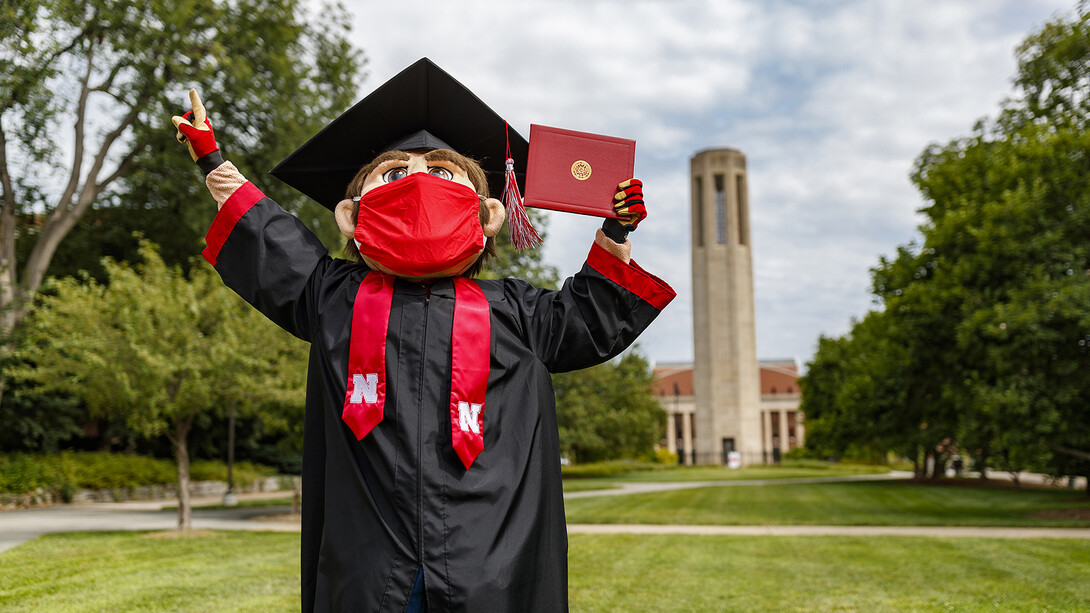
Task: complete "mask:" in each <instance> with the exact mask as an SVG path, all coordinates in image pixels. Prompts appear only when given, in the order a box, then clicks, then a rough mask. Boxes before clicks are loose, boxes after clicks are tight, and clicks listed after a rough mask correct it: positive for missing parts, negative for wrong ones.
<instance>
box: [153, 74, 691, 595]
mask: <svg viewBox="0 0 1090 613" xmlns="http://www.w3.org/2000/svg"><path fill="white" fill-rule="evenodd" d="M190 99H191V104H192V107H193V110H192V111H191V112H190V113H187V114H186V115H185V117H175V118H174V119H173V121H174V125H175V127H176V128H177V130H178V140H180V141H182V142H184V143H186V144H187V145H188V147H189V150H190V154H191V156H192V157H193V159H194V161H196V162H197V164H198V165H199V166H200V167H201V169H202V170H203V171H204V172H205V175H206V179H205V180H206V183H207V185H208V189H209V191H211V193H212V196H213V198H215V200H216V202H217V204H218V205H219V212H218V213H217V214H216V216H215V219H214V220H213V222H212V225H211V228H210V229H209V231H208V235H207V243H208V244H207V248H206V249H205V250H204V257H205V259H207V260H208V261H209V262H210V263H211V264H212V265H213V266H214V267H215V268H216V270H217V271H218V272H219V274H220V275H221V276H222V278H223V281H224V283H226V284H227V285H228V286H229V287H231V288H232V289H233V290H234V291H236V292H237V293H238V294H239V295H241V296H242V297H243V298H244V299H245V300H246V301H247V302H249V303H250V304H251V305H253V306H254V307H255V308H257V309H258V310H260V311H261V312H262V313H264V314H265V315H266V316H267V317H268V318H269V319H271V320H272V321H274V322H275V323H276V324H278V325H279V326H280V327H282V328H284V329H285V330H287V331H288V332H290V333H292V334H293V335H295V336H297V337H299V338H301V339H303V340H305V341H308V342H309V343H310V344H311V349H310V359H309V367H308V376H307V401H306V413H305V422H304V457H303V483H304V484H305V488H304V490H303V524H302V609H303V610H304V611H396V612H401V611H431V612H433V613H434V612H438V611H488V612H500V611H566V610H567V606H568V605H567V603H568V595H567V533H566V527H565V521H564V501H563V491H562V488H561V476H560V452H559V442H558V436H557V422H556V407H555V402H554V398H553V390H552V385H551V381H550V377H549V373H552V372H564V371H570V370H575V369H580V368H586V367H589V366H593V365H595V364H599V363H601V362H604V361H606V360H609V359H610V358H612V357H614V356H616V355H617V354H619V353H620V352H621V351H622V350H624V349H625V348H626V347H628V346H629V345H630V344H631V343H632V342H633V341H634V340H635V339H636V337H637V336H638V335H639V334H640V333H641V332H642V331H643V330H644V329H645V328H646V327H647V326H648V324H650V323H651V321H652V320H653V319H654V318H655V317H656V316H657V315H658V314H659V312H660V311H661V310H662V309H663V308H664V307H665V306H666V304H667V303H669V302H670V301H671V300H672V299H673V297H674V292H673V290H672V289H671V288H670V287H669V286H668V285H667V284H666V283H664V282H663V281H661V280H659V279H658V278H657V277H654V276H652V275H651V274H649V273H647V272H645V271H644V270H643V269H642V268H640V267H639V266H637V265H636V264H635V262H632V261H631V260H630V257H629V253H630V250H631V243H630V242H629V241H628V240H627V238H626V237H625V231H624V230H623V229H620V228H621V225H622V224H621V223H618V222H617V220H615V219H609V220H607V222H606V224H605V227H606V229H607V230H608V231H609V232H608V234H610V235H611V236H612V238H610V236H607V233H604V232H603V231H601V230H599V231H598V233H597V236H596V237H595V239H594V242H593V244H592V245H591V248H590V254H589V255H588V256H587V259H586V263H585V265H584V266H583V267H582V270H580V271H579V272H578V273H577V274H576V275H575V276H573V277H571V278H569V279H567V280H566V281H565V283H564V285H563V288H562V289H560V290H558V291H556V290H545V289H538V288H535V287H533V286H532V285H530V284H529V283H527V282H525V281H521V280H518V279H503V280H477V279H474V278H472V276H473V274H475V273H476V272H477V271H478V270H479V269H480V267H481V265H482V263H483V261H484V259H485V258H486V257H487V255H488V254H489V252H490V251H491V250H492V242H493V237H495V236H496V234H497V233H498V232H499V230H500V228H501V226H502V225H503V222H504V219H505V210H504V204H503V203H502V202H501V201H500V200H497V199H495V198H492V197H490V194H492V193H496V192H495V191H493V190H496V189H502V186H503V185H504V183H505V179H506V181H507V183H508V185H507V188H508V189H512V188H514V187H515V186H513V185H511V184H512V183H514V182H515V179H514V178H513V177H514V175H513V173H512V172H511V158H519V157H524V156H525V152H526V147H527V144H526V141H525V140H523V139H522V138H521V137H519V136H518V134H517V133H514V132H513V131H510V132H509V131H508V129H507V125H506V122H504V121H503V120H502V119H501V118H500V117H499V116H497V115H496V114H495V113H494V112H492V111H491V110H490V109H489V108H488V107H487V106H485V105H484V104H483V103H482V102H481V101H480V100H479V99H478V98H477V97H476V96H474V95H473V94H472V93H471V92H470V91H469V90H467V89H466V88H465V87H464V86H462V85H461V84H460V83H458V82H457V81H455V80H454V79H453V78H451V77H450V75H448V74H447V73H445V72H443V71H442V70H440V69H439V68H438V67H437V66H435V65H434V64H432V63H431V62H430V61H428V60H427V59H426V58H425V59H423V60H420V61H419V62H417V63H415V64H413V65H412V66H410V67H409V68H407V69H406V70H404V71H403V72H401V73H399V74H398V75H397V76H395V77H394V78H393V79H391V80H390V81H389V82H387V83H385V84H384V85H383V86H381V87H380V88H379V89H377V90H376V91H375V92H374V93H372V94H371V95H369V96H368V97H367V98H365V99H363V100H362V101H361V102H359V103H358V104H357V105H356V106H354V107H353V108H352V109H350V110H349V111H347V112H345V113H344V114H343V115H342V116H341V117H339V118H338V119H336V120H334V121H333V122H332V123H331V124H330V125H329V126H327V127H326V128H325V129H323V130H322V131H321V132H319V133H318V134H317V135H316V136H315V137H314V138H312V139H311V140H310V141H308V142H307V143H306V144H305V145H303V146H302V147H300V148H299V149H298V150H297V151H295V152H294V153H293V154H292V155H291V156H289V157H288V158H287V159H285V160H284V162H282V163H281V164H280V165H278V166H277V168H276V169H274V170H273V174H274V175H275V176H277V177H278V178H280V179H282V180H284V181H286V182H287V183H289V184H290V185H292V186H293V187H296V188H297V189H299V190H300V191H302V192H303V193H305V194H306V195H308V196H309V197H311V198H313V199H315V200H316V201H318V202H319V203H321V204H323V205H325V206H326V207H328V208H330V209H332V210H333V214H334V216H335V218H336V220H337V224H338V226H339V228H340V230H341V232H342V234H344V236H345V237H346V238H347V239H348V241H349V243H350V245H351V246H352V247H353V248H354V251H355V252H356V253H358V254H359V257H358V258H356V261H351V260H344V259H334V258H331V257H330V256H329V254H328V252H327V249H326V248H325V247H324V246H323V245H322V243H321V242H320V241H319V240H318V239H317V238H316V237H315V236H314V235H313V234H312V233H311V232H310V231H309V230H308V229H307V228H306V227H305V226H304V225H303V224H302V223H301V222H300V221H299V220H298V219H296V218H295V217H294V216H292V215H290V214H288V213H286V212H285V211H284V210H282V209H281V208H280V207H279V206H278V205H277V204H276V203H275V202H273V201H272V200H271V199H269V198H268V197H266V196H265V195H264V194H263V193H262V192H261V191H260V190H259V189H258V188H257V187H256V186H254V184H253V183H250V182H249V181H247V180H246V179H245V178H244V177H243V176H242V175H241V174H240V173H239V172H238V170H237V169H236V168H235V167H234V166H233V165H232V164H231V163H230V162H226V161H224V160H223V157H222V156H221V154H220V152H219V148H218V146H217V144H216V140H215V137H214V135H213V132H212V125H211V123H210V122H209V121H208V119H207V118H206V116H205V109H204V107H203V106H202V104H201V101H200V98H199V97H198V96H197V93H196V92H195V91H191V92H190ZM505 150H506V151H507V152H508V154H507V155H506V156H504V155H502V154H503V153H504V151H505ZM512 151H513V152H514V154H512V153H511V152H512ZM475 160H481V162H480V163H478V162H477V161H475ZM490 184H491V185H490ZM490 188H491V189H490ZM614 207H615V210H616V211H617V212H618V214H619V216H620V218H621V220H622V221H623V222H624V224H625V226H626V227H627V228H628V229H630V230H631V229H635V226H636V225H637V224H638V223H639V222H640V220H641V219H642V218H643V217H645V216H646V213H645V212H644V206H643V201H642V187H641V186H640V183H639V182H638V181H635V180H633V181H626V182H624V183H622V184H621V186H619V189H618V194H617V196H616V198H615V205H614Z"/></svg>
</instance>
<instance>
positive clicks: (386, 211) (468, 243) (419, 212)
mask: <svg viewBox="0 0 1090 613" xmlns="http://www.w3.org/2000/svg"><path fill="white" fill-rule="evenodd" d="M480 204H481V201H480V197H479V196H478V195H477V193H476V192H475V191H473V189H472V188H470V187H468V186H466V185H462V184H461V183H455V182H454V181H450V180H448V179H443V178H441V177H435V176H432V175H429V174H427V173H423V172H416V173H413V174H410V175H409V176H407V177H405V178H404V179H399V180H397V181H393V182H391V183H387V184H385V185H380V186H379V187H376V188H375V189H372V190H371V191H369V192H367V193H366V194H364V195H363V197H362V198H360V209H359V216H358V217H357V218H356V246H357V247H358V248H359V250H360V254H362V255H363V256H364V257H366V258H368V259H370V260H371V261H373V262H375V263H377V264H380V265H381V266H383V267H385V268H386V269H387V270H389V271H391V272H393V273H394V274H397V275H405V276H414V277H415V276H424V275H432V274H435V273H438V272H442V271H444V270H447V269H449V268H451V267H452V266H454V265H455V264H457V263H459V262H461V261H463V260H465V259H466V258H468V257H470V256H473V255H476V254H479V253H480V252H481V250H482V249H484V232H483V231H482V230H481V221H480V217H479V216H478V210H479V209H480Z"/></svg>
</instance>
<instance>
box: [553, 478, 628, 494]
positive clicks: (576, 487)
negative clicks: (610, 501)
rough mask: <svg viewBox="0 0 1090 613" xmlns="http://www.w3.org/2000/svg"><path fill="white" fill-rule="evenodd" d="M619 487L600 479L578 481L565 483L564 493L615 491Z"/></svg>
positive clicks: (566, 481)
mask: <svg viewBox="0 0 1090 613" xmlns="http://www.w3.org/2000/svg"><path fill="white" fill-rule="evenodd" d="M615 489H617V486H616V485H614V484H613V483H612V482H609V481H602V480H599V479H577V480H574V481H572V480H565V481H564V493H565V494H567V493H569V492H586V491H590V490H615Z"/></svg>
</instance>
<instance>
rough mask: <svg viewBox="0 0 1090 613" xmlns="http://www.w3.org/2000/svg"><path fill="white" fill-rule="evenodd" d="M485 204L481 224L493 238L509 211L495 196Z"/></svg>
mask: <svg viewBox="0 0 1090 613" xmlns="http://www.w3.org/2000/svg"><path fill="white" fill-rule="evenodd" d="M484 205H485V207H486V208H487V209H488V219H487V220H486V221H485V222H484V223H483V224H481V227H482V228H484V235H485V236H486V237H488V238H492V237H493V236H496V235H497V234H499V233H500V228H502V227H503V220H504V219H506V217H507V212H506V211H505V210H504V209H503V203H502V202H500V201H499V200H496V199H495V198H489V199H487V200H485V201H484ZM338 206H340V205H338ZM354 230H355V228H353V231H354Z"/></svg>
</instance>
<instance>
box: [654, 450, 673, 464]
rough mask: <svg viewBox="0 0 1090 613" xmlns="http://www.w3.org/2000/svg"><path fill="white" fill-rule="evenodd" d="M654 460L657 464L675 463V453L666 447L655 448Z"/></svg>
mask: <svg viewBox="0 0 1090 613" xmlns="http://www.w3.org/2000/svg"><path fill="white" fill-rule="evenodd" d="M655 462H657V463H659V464H665V465H667V466H676V465H677V454H676V453H674V452H673V451H670V450H669V449H666V448H660V449H656V450H655Z"/></svg>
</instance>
